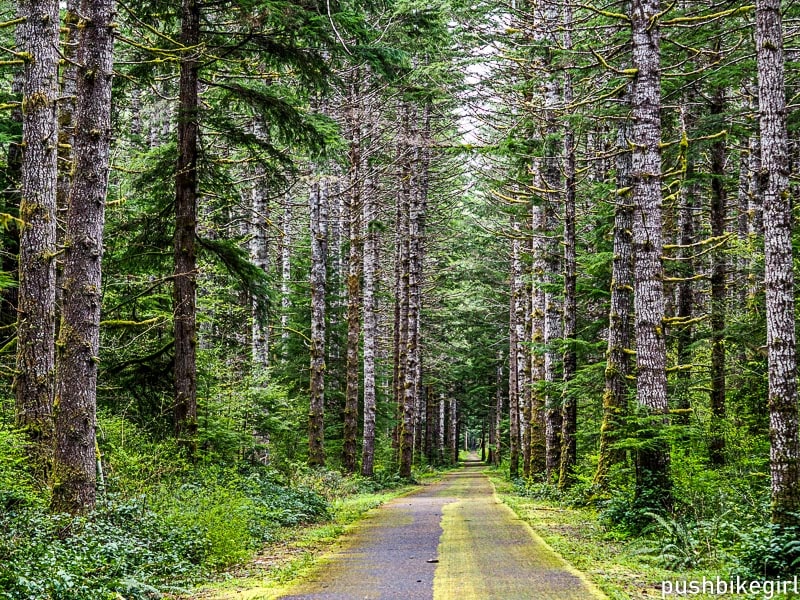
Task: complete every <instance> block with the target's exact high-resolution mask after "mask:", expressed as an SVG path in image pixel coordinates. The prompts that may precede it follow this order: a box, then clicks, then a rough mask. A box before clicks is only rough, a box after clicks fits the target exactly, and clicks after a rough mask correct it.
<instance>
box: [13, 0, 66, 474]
mask: <svg viewBox="0 0 800 600" xmlns="http://www.w3.org/2000/svg"><path fill="white" fill-rule="evenodd" d="M19 13H20V17H22V18H25V19H26V22H25V23H24V24H23V25H22V26H21V29H20V33H21V34H22V35H20V36H19V37H21V38H22V39H21V42H22V47H21V51H22V53H23V55H24V56H25V66H24V81H23V90H22V146H23V152H22V197H21V199H20V208H19V216H20V219H21V220H22V222H23V224H22V226H21V229H20V240H19V285H18V296H17V311H18V316H17V363H16V373H15V379H14V392H15V396H16V424H17V427H19V428H21V429H23V430H24V431H25V434H26V436H27V439H28V441H29V443H30V447H29V455H30V456H31V458H32V463H33V465H34V469H35V470H36V471H37V472H39V473H40V474H45V475H46V473H47V472H48V469H49V466H50V460H51V453H52V449H51V444H52V440H53V419H52V412H53V392H54V385H55V380H54V375H55V351H54V347H55V345H54V343H55V310H56V307H55V298H56V289H55V285H56V280H55V265H56V263H55V261H56V180H57V166H56V160H57V145H58V123H57V119H56V96H57V94H58V27H59V21H58V2H56V1H55V0H44V1H33V0H25V1H23V2H21V3H20V9H19Z"/></svg>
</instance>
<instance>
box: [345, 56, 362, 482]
mask: <svg viewBox="0 0 800 600" xmlns="http://www.w3.org/2000/svg"><path fill="white" fill-rule="evenodd" d="M351 77H352V80H351V81H350V83H349V87H350V89H349V94H348V97H347V100H346V102H347V106H346V109H345V110H346V118H345V129H346V135H347V136H348V137H349V151H348V160H349V171H348V174H347V183H348V190H347V191H346V192H345V201H346V202H347V203H348V211H347V212H348V214H349V215H350V227H349V228H348V229H349V232H350V239H349V252H348V257H347V376H346V389H345V405H344V440H343V445H342V466H343V467H344V469H345V471H347V472H348V473H355V472H356V469H357V468H358V458H357V450H358V448H357V445H358V399H359V379H360V374H361V362H362V361H361V356H360V354H359V350H360V347H359V346H360V341H361V307H362V299H361V278H362V275H363V265H364V257H363V253H364V234H363V217H364V215H363V206H362V203H363V202H364V199H363V195H362V185H363V180H362V174H363V168H362V164H361V163H362V161H361V136H362V134H361V117H362V113H361V111H360V110H359V103H360V101H361V99H360V96H359V92H358V77H359V72H358V71H356V72H355V73H353V74H352V75H351Z"/></svg>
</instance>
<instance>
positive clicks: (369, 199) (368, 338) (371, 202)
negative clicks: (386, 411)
mask: <svg viewBox="0 0 800 600" xmlns="http://www.w3.org/2000/svg"><path fill="white" fill-rule="evenodd" d="M365 187H366V194H365V195H364V228H365V234H364V235H365V237H364V298H363V305H364V434H363V437H364V441H363V448H362V456H361V474H362V475H363V476H364V477H372V475H373V474H374V465H375V357H376V346H377V336H378V331H377V330H378V320H377V315H376V312H375V288H376V273H377V271H378V234H377V231H376V229H375V219H376V216H377V215H376V211H375V204H376V201H375V192H376V190H375V189H373V187H372V185H371V184H369V183H368V184H367V185H366V186H365Z"/></svg>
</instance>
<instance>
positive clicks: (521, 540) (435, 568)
mask: <svg viewBox="0 0 800 600" xmlns="http://www.w3.org/2000/svg"><path fill="white" fill-rule="evenodd" d="M482 469H483V465H482V464H480V463H478V464H475V463H466V464H465V465H464V467H463V468H461V469H459V470H457V471H453V472H451V473H448V474H447V475H445V476H444V478H443V479H442V480H441V481H440V482H438V483H436V484H433V485H430V486H427V487H425V488H424V489H422V490H420V491H417V492H415V493H413V494H410V495H407V496H403V497H400V498H396V499H395V500H392V501H391V502H388V503H387V504H385V505H384V506H382V507H380V508H378V509H376V510H374V511H372V512H371V513H370V514H369V515H368V516H367V517H366V518H365V519H364V520H363V521H362V522H361V523H360V524H359V525H358V526H357V527H356V528H355V529H354V530H353V531H352V532H351V533H350V534H348V535H347V537H346V538H345V541H344V543H343V545H342V546H341V547H340V548H339V549H338V550H336V551H334V552H333V553H332V554H330V555H329V556H327V557H326V558H324V559H323V560H322V562H321V564H320V566H319V567H318V568H317V569H316V570H315V571H314V572H313V573H312V574H311V576H310V577H309V578H308V579H307V580H306V581H305V582H304V583H302V584H300V585H298V586H297V587H295V588H292V590H291V591H290V593H289V594H288V595H287V594H285V595H283V596H280V598H284V599H285V600H311V599H319V600H362V599H367V598H369V599H373V598H380V599H397V600H406V599H407V600H423V599H424V600H427V599H434V600H456V599H457V600H525V599H532V600H533V599H535V600H590V599H593V598H594V599H601V598H605V596H604V595H603V594H602V593H601V592H600V591H599V590H597V589H596V588H595V587H594V586H592V585H591V584H590V583H588V581H587V580H586V579H585V578H584V577H583V576H582V575H581V574H580V573H579V572H578V571H576V570H575V569H574V568H572V567H571V566H570V565H569V564H568V563H566V562H565V561H564V560H563V559H562V558H561V557H560V556H558V555H557V554H556V553H555V552H553V551H552V550H551V549H550V548H549V547H548V546H547V545H546V544H545V543H544V542H543V541H542V540H541V538H539V537H538V536H537V535H536V534H535V533H534V532H533V531H532V530H531V529H530V527H529V526H528V525H527V524H526V523H524V522H523V521H521V520H520V519H519V518H518V517H517V516H516V514H514V512H513V511H512V510H511V509H510V508H508V507H507V506H506V505H505V504H503V503H501V502H500V500H499V499H498V498H497V496H496V495H495V493H494V488H493V487H492V484H491V482H490V481H489V478H488V477H487V476H486V475H485V474H484V473H483V472H482Z"/></svg>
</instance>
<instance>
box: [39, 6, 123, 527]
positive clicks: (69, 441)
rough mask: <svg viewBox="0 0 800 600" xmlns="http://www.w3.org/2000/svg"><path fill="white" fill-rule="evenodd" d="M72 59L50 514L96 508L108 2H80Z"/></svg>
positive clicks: (110, 29) (110, 36)
mask: <svg viewBox="0 0 800 600" xmlns="http://www.w3.org/2000/svg"><path fill="white" fill-rule="evenodd" d="M80 12H81V15H82V19H81V27H80V41H79V46H78V53H77V64H78V69H77V90H76V92H77V96H76V122H75V125H76V127H75V134H74V141H75V146H74V150H73V160H74V174H73V181H72V185H71V187H70V193H69V202H68V207H67V228H66V235H65V238H64V278H63V285H64V296H63V307H62V311H61V313H62V317H61V328H60V333H59V343H58V348H59V352H58V375H57V385H56V400H55V406H56V428H55V433H56V436H55V437H56V443H55V454H54V462H53V497H52V507H53V509H54V510H57V511H67V512H71V513H79V512H84V511H86V510H89V509H91V508H93V507H94V503H95V464H96V456H95V445H96V442H95V410H96V405H97V363H98V355H99V346H100V305H101V293H100V290H101V289H102V277H101V274H102V273H101V264H102V257H103V224H104V221H105V203H106V193H107V190H108V173H109V154H110V153H109V148H110V144H111V79H112V77H113V48H114V28H115V26H114V2H113V0H83V2H82V3H81V8H80Z"/></svg>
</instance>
